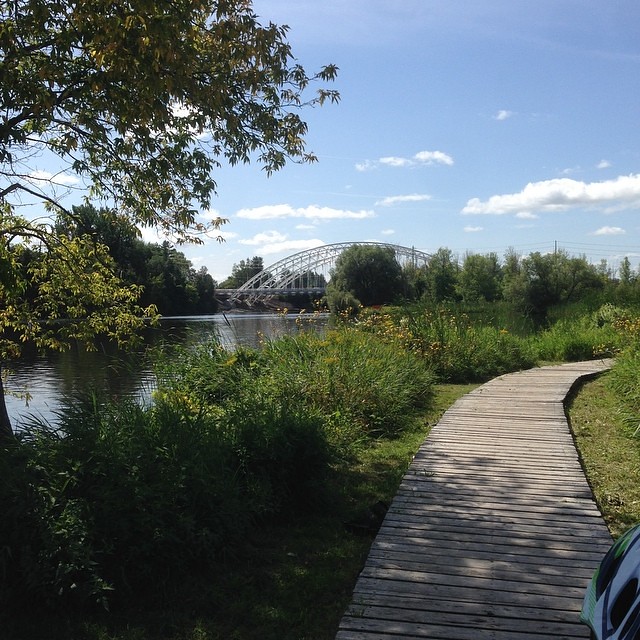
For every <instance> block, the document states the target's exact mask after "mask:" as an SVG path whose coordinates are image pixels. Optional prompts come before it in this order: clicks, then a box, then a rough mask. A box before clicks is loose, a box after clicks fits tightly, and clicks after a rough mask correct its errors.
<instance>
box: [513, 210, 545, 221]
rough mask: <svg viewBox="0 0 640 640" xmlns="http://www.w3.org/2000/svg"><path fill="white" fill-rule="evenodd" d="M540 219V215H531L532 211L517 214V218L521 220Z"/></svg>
mask: <svg viewBox="0 0 640 640" xmlns="http://www.w3.org/2000/svg"><path fill="white" fill-rule="evenodd" d="M539 217H540V216H539V215H537V214H535V213H531V211H520V212H519V213H516V218H518V219H519V220H537V219H538V218H539Z"/></svg>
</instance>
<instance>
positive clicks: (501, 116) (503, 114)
mask: <svg viewBox="0 0 640 640" xmlns="http://www.w3.org/2000/svg"><path fill="white" fill-rule="evenodd" d="M512 115H513V111H508V110H507V109H500V111H498V113H496V115H495V116H493V119H494V120H498V121H502V120H507V119H508V118H510V117H511V116H512Z"/></svg>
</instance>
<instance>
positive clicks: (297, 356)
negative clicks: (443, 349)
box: [263, 328, 433, 436]
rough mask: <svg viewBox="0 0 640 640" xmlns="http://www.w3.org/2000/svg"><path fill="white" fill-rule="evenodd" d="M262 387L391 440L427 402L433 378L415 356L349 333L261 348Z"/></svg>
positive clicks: (303, 336) (302, 337)
mask: <svg viewBox="0 0 640 640" xmlns="http://www.w3.org/2000/svg"><path fill="white" fill-rule="evenodd" d="M263 358H264V360H265V372H266V376H267V378H268V384H269V385H270V386H272V387H273V388H275V389H279V390H281V392H284V393H286V394H287V395H288V396H289V397H290V398H292V399H293V400H294V401H295V402H299V403H302V404H305V405H307V406H310V407H312V408H313V409H316V410H319V411H321V412H322V413H323V415H325V416H332V418H331V420H332V421H333V422H332V424H333V425H335V424H336V422H335V419H336V417H337V416H340V415H342V416H349V418H350V419H352V420H355V421H356V422H357V423H358V424H360V425H361V427H362V429H363V432H365V433H368V434H369V435H370V436H379V435H393V434H394V433H397V432H398V431H399V430H400V429H402V428H403V427H404V426H405V425H406V424H407V419H408V417H409V416H410V415H411V414H412V412H413V411H414V410H415V409H416V408H417V407H420V406H426V404H427V403H428V402H429V400H430V398H431V392H432V385H433V375H432V373H431V371H430V369H429V367H428V365H427V364H426V363H425V362H424V361H423V360H422V359H421V358H419V357H417V356H416V355H415V354H413V353H410V352H408V351H406V350H405V349H402V348H399V346H398V345H397V344H396V345H394V344H390V343H388V342H385V341H384V340H381V339H378V338H376V337H373V336H370V335H367V334H365V333H363V332H359V331H353V330H351V329H349V328H342V329H338V330H333V331H328V332H326V333H325V335H324V336H318V335H316V334H312V333H302V334H300V335H298V336H292V337H287V338H284V339H281V340H277V341H273V342H271V343H269V344H267V345H265V349H264V352H263Z"/></svg>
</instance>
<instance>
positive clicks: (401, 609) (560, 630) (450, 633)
mask: <svg viewBox="0 0 640 640" xmlns="http://www.w3.org/2000/svg"><path fill="white" fill-rule="evenodd" d="M610 364H611V363H610V362H608V361H594V362H582V363H572V364H567V365H559V366H552V367H542V368H538V369H531V370H528V371H522V372H519V373H514V374H509V375H505V376H501V377H499V378H496V379H494V380H492V381H491V382H489V383H487V384H485V385H483V386H482V387H479V388H477V389H476V390H474V391H473V392H472V393H470V394H468V395H466V396H464V397H463V398H461V399H460V400H458V402H456V403H455V404H454V405H453V406H452V407H451V408H450V409H449V410H448V411H447V412H446V413H445V414H444V416H443V417H442V419H441V420H440V422H439V423H438V424H437V425H436V426H435V427H434V428H433V429H432V431H431V433H430V434H429V436H428V438H427V439H426V440H425V442H424V444H423V445H422V447H421V448H420V450H419V451H418V453H417V455H416V457H415V458H414V461H413V462H412V464H411V466H410V467H409V470H408V471H407V473H406V475H405V477H404V479H403V481H402V484H401V486H400V489H399V491H398V494H397V495H396V497H395V499H394V501H393V503H392V505H391V508H390V509H389V511H388V513H387V516H386V518H385V520H384V522H383V524H382V527H381V528H380V531H379V533H378V535H377V537H376V539H375V541H374V543H373V545H372V547H371V551H370V554H369V558H368V560H367V562H366V565H365V567H364V569H363V571H362V573H361V574H360V577H359V578H358V582H357V584H356V587H355V590H354V594H353V600H352V603H351V605H350V606H349V608H348V609H347V612H346V613H345V615H344V617H343V619H342V621H341V623H340V628H339V631H338V634H337V636H336V638H337V640H356V639H357V640H371V639H373V638H380V639H386V640H392V639H395V638H398V639H400V638H403V639H405V640H406V638H442V639H445V638H446V639H449V640H453V639H456V640H483V639H484V638H491V639H494V640H529V639H530V640H534V639H535V640H542V639H543V638H588V637H589V631H588V629H587V628H586V627H585V626H583V625H581V624H580V623H579V621H578V614H579V612H580V608H581V606H582V598H583V596H584V592H585V589H586V587H587V584H588V582H589V579H590V578H591V575H592V574H593V571H594V570H595V568H596V566H597V565H598V563H599V562H600V560H601V559H602V556H603V555H604V553H605V552H606V551H607V549H608V548H609V546H610V544H611V537H610V535H609V532H608V530H607V528H606V526H605V524H604V521H603V520H602V517H601V515H600V513H599V511H598V509H597V507H596V505H595V503H594V501H593V497H592V494H591V490H590V488H589V485H588V484H587V481H586V479H585V476H584V473H583V471H582V467H581V465H580V462H579V460H578V455H577V452H576V449H575V446H574V443H573V438H572V436H571V433H570V431H569V427H568V424H567V420H566V417H565V413H564V404H563V401H564V399H565V397H566V396H567V395H568V393H569V391H570V390H571V388H572V386H573V385H574V384H575V383H576V382H577V381H578V380H580V379H582V378H584V377H585V376H592V375H596V374H598V373H600V372H602V371H604V370H606V369H608V368H609V366H610Z"/></svg>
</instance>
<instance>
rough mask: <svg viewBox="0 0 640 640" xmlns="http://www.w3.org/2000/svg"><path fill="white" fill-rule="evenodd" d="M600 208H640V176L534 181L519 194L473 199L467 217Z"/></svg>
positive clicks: (467, 205) (468, 207) (466, 209)
mask: <svg viewBox="0 0 640 640" xmlns="http://www.w3.org/2000/svg"><path fill="white" fill-rule="evenodd" d="M581 206H582V207H600V208H604V209H605V210H619V209H631V208H640V174H636V175H633V174H632V175H629V176H620V177H618V178H616V179H614V180H606V181H604V182H589V183H585V182H579V181H577V180H571V179H570V178H555V179H552V180H544V181H542V182H530V183H529V184H528V185H527V186H526V187H525V188H524V189H523V190H522V191H520V192H519V193H508V194H504V195H495V196H491V197H490V198H489V199H488V200H485V201H482V200H480V198H472V199H471V200H469V201H468V202H467V204H466V206H465V207H464V208H463V209H462V213H463V214H468V215H469V214H490V215H505V214H516V215H518V214H519V216H520V217H522V216H523V215H526V214H533V213H534V212H554V211H566V210H567V209H571V208H574V207H581Z"/></svg>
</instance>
